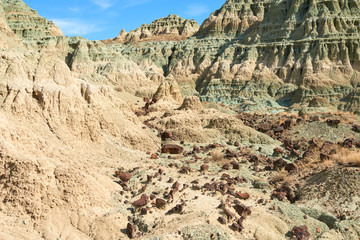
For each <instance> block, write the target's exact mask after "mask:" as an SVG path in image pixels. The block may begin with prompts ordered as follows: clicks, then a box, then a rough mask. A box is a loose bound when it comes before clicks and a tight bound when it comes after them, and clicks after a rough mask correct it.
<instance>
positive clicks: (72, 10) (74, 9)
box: [69, 6, 81, 13]
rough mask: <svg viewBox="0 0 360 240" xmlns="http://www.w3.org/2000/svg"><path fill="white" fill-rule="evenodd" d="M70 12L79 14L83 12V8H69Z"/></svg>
mask: <svg viewBox="0 0 360 240" xmlns="http://www.w3.org/2000/svg"><path fill="white" fill-rule="evenodd" d="M69 10H70V11H71V12H74V13H78V12H80V11H81V8H80V7H77V6H74V7H69Z"/></svg>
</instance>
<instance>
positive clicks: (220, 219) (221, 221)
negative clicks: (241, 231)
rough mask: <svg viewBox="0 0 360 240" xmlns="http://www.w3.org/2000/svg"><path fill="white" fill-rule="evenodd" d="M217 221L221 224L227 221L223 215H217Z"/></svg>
mask: <svg viewBox="0 0 360 240" xmlns="http://www.w3.org/2000/svg"><path fill="white" fill-rule="evenodd" d="M218 221H219V223H221V224H223V225H225V224H226V223H227V221H226V219H225V218H223V217H219V218H218Z"/></svg>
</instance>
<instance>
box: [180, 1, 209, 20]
mask: <svg viewBox="0 0 360 240" xmlns="http://www.w3.org/2000/svg"><path fill="white" fill-rule="evenodd" d="M209 11H210V10H209V8H208V7H207V6H205V5H203V4H192V5H189V6H187V8H186V10H185V14H186V15H187V16H189V17H197V16H200V15H202V14H204V13H208V12H209Z"/></svg>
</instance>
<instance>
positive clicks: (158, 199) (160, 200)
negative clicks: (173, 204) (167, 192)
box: [155, 198, 166, 208]
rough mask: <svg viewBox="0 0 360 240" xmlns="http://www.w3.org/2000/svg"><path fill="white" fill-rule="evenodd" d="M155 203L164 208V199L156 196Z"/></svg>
mask: <svg viewBox="0 0 360 240" xmlns="http://www.w3.org/2000/svg"><path fill="white" fill-rule="evenodd" d="M155 205H156V207H157V208H164V207H165V205H166V201H165V200H164V199H162V198H157V199H156V201H155Z"/></svg>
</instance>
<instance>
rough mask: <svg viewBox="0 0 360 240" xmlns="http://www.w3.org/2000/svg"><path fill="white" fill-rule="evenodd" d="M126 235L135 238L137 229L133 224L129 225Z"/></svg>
mask: <svg viewBox="0 0 360 240" xmlns="http://www.w3.org/2000/svg"><path fill="white" fill-rule="evenodd" d="M126 234H127V235H128V237H129V238H134V237H135V227H134V225H132V224H131V223H128V224H127V227H126Z"/></svg>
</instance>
